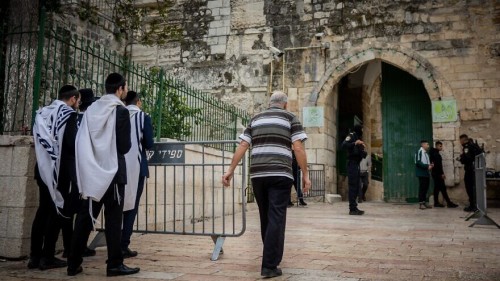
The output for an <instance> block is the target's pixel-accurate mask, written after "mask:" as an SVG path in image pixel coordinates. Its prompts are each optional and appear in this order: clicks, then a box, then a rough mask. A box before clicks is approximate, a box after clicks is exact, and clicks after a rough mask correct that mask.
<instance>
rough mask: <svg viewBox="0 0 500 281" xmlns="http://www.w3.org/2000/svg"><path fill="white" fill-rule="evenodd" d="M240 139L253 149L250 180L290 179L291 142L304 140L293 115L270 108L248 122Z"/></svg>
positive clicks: (301, 130) (304, 134)
mask: <svg viewBox="0 0 500 281" xmlns="http://www.w3.org/2000/svg"><path fill="white" fill-rule="evenodd" d="M240 139H241V140H244V141H246V142H248V143H249V144H250V145H251V146H252V153H251V160H252V161H251V165H250V178H258V177H273V176H284V177H288V178H291V179H293V175H292V143H293V142H294V141H296V140H301V141H304V140H306V139H307V135H306V133H305V132H304V129H303V128H302V124H300V122H299V120H298V118H297V117H296V116H295V115H294V114H293V113H291V112H288V111H286V110H284V109H281V108H277V107H271V108H269V109H267V110H265V111H263V112H261V113H259V114H257V115H255V116H254V117H253V118H252V120H250V124H249V125H248V127H247V128H246V129H245V131H244V132H243V134H241V135H240Z"/></svg>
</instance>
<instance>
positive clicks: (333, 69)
mask: <svg viewBox="0 0 500 281" xmlns="http://www.w3.org/2000/svg"><path fill="white" fill-rule="evenodd" d="M375 60H379V61H381V62H385V63H389V64H392V65H394V66H396V67H398V68H400V69H402V70H403V71H406V72H408V73H409V74H410V75H412V76H414V77H415V78H417V79H418V80H421V81H422V82H423V84H424V87H425V89H426V91H427V94H428V95H429V98H430V100H431V101H437V100H440V99H455V97H454V95H453V93H452V90H451V87H450V85H449V83H448V82H447V81H446V79H445V78H444V77H443V76H442V75H441V74H440V72H439V71H438V70H437V68H436V67H434V66H433V64H432V63H431V62H430V61H429V60H428V59H426V58H424V57H423V56H421V55H420V54H418V52H416V51H414V50H411V49H407V48H405V47H403V46H400V45H392V44H387V43H378V42H375V43H374V42H369V43H366V44H364V45H363V46H362V47H361V48H356V49H354V48H353V49H352V50H350V52H349V53H348V54H345V55H342V56H339V57H337V58H336V59H333V60H332V61H331V63H330V65H329V66H328V67H327V69H326V70H325V73H324V75H323V76H322V77H321V79H320V80H319V81H318V82H317V83H316V85H315V86H314V87H313V89H312V91H311V92H310V94H309V96H308V97H304V98H303V99H302V98H301V100H302V102H303V106H323V107H324V110H325V114H324V124H325V127H324V128H320V129H319V130H316V129H314V130H311V131H310V130H307V133H308V134H309V135H323V136H319V139H321V140H320V143H323V145H321V146H319V147H317V146H316V145H314V143H313V147H311V148H308V150H309V151H310V152H311V153H315V154H316V155H317V157H316V162H317V163H321V164H324V165H325V170H326V171H325V172H326V186H327V193H338V188H337V181H338V180H337V177H338V175H337V169H336V167H337V163H335V162H336V161H335V159H336V151H335V150H336V148H335V144H336V143H337V141H338V140H337V121H338V120H337V115H336V113H337V99H338V95H336V94H337V91H338V89H337V85H338V83H339V82H340V80H341V79H342V78H343V77H344V76H346V75H348V74H349V73H350V71H352V70H354V69H356V68H357V67H360V66H361V65H363V64H368V63H370V62H372V61H375ZM375 80H376V79H373V81H372V84H371V85H370V86H369V91H368V92H369V93H371V92H372V91H373V85H374V83H373V82H374V81H375ZM329 126H330V127H332V128H329ZM459 127H460V117H459V118H458V119H457V121H456V122H453V123H433V124H432V131H433V138H434V139H435V140H441V141H446V142H447V144H446V145H447V146H448V147H449V149H450V150H451V151H454V150H455V143H457V140H458V135H459ZM322 150H323V151H325V152H326V153H322V152H321V151H322ZM320 154H323V155H324V156H323V157H320ZM332 159H333V160H332ZM451 161H452V162H453V161H454V160H453V159H451ZM452 166H453V171H452V174H453V176H452V177H447V185H453V184H457V183H458V182H459V178H458V176H459V172H458V168H457V167H455V164H454V162H453V165H452ZM445 172H446V171H445Z"/></svg>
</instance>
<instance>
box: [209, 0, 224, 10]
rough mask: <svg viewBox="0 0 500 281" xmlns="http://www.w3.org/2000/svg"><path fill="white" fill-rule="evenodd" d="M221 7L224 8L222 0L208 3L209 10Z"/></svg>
mask: <svg viewBox="0 0 500 281" xmlns="http://www.w3.org/2000/svg"><path fill="white" fill-rule="evenodd" d="M221 7H223V4H222V0H213V1H207V8H208V9H213V8H221Z"/></svg>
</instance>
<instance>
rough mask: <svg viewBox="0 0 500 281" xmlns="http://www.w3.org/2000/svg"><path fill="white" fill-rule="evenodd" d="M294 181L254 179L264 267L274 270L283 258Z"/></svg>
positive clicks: (279, 178) (283, 178)
mask: <svg viewBox="0 0 500 281" xmlns="http://www.w3.org/2000/svg"><path fill="white" fill-rule="evenodd" d="M292 183H293V179H290V178H288V177H261V178H253V179H252V186H253V192H254V195H255V199H256V201H257V205H258V206H259V215H260V231H261V237H262V242H263V244H264V251H263V254H262V267H265V268H270V269H274V268H276V267H277V266H278V265H279V264H280V263H281V260H282V258H283V249H284V246H285V226H286V211H287V205H288V202H289V201H290V190H291V188H292Z"/></svg>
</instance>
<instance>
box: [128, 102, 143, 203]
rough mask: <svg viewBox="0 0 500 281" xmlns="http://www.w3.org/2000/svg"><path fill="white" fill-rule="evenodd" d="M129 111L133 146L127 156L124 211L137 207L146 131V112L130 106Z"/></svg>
mask: <svg viewBox="0 0 500 281" xmlns="http://www.w3.org/2000/svg"><path fill="white" fill-rule="evenodd" d="M127 109H128V111H129V112H130V139H131V142H132V146H131V147H130V150H129V152H128V153H127V154H125V161H126V163H127V185H126V186H125V198H124V199H123V200H124V203H123V211H128V210H132V209H133V208H134V207H135V200H136V198H137V187H138V183H139V174H140V171H141V153H142V149H143V148H142V142H141V140H142V138H143V132H142V131H143V129H144V112H142V111H141V110H140V109H139V107H137V106H136V105H129V106H127Z"/></svg>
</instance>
